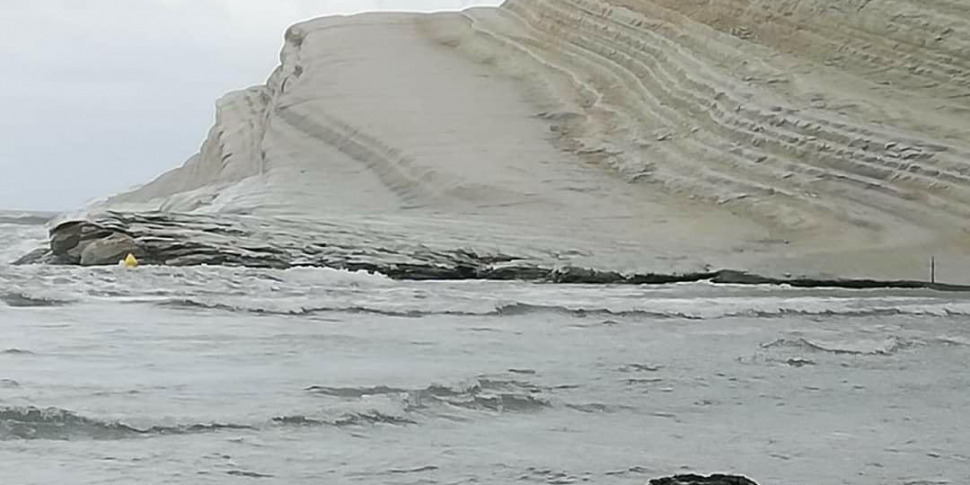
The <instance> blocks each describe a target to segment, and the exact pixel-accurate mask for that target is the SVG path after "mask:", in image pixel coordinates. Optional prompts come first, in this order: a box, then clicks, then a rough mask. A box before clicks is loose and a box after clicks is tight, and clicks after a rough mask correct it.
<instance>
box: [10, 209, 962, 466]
mask: <svg viewBox="0 0 970 485" xmlns="http://www.w3.org/2000/svg"><path fill="white" fill-rule="evenodd" d="M35 222H36V221H32V220H23V219H20V220H14V219H11V218H9V217H8V218H7V219H0V262H7V261H10V260H12V259H14V258H16V257H17V256H20V255H21V254H23V253H24V252H27V251H29V250H31V249H33V248H35V247H36V246H37V245H39V244H43V242H44V240H45V231H44V228H43V227H42V226H40V225H37V224H35ZM968 321H970V298H968V297H967V296H965V295H960V294H939V293H933V292H928V291H857V292H851V291H844V290H798V289H786V288H773V287H730V286H728V287H723V286H722V287H715V286H712V285H707V284H689V285H672V286H665V287H629V286H627V287H611V286H555V285H541V284H527V283H513V282H396V281H392V280H389V279H386V278H384V277H381V276H377V275H369V274H362V273H346V272H339V271H332V270H323V269H296V270H289V271H271V270H250V269H234V268H215V267H198V268H155V267H143V268H139V269H137V270H125V269H123V268H97V269H85V268H66V267H42V266H38V267H13V266H9V265H5V264H2V263H0V483H3V484H48V483H77V484H107V483H146V484H147V483H152V484H154V483H200V484H205V483H238V482H244V483H245V482H250V481H254V482H259V481H265V482H267V483H294V484H300V483H313V484H317V483H380V484H387V483H391V484H419V483H420V484H437V483H441V484H459V483H525V484H527V483H541V484H569V483H603V484H643V483H646V482H647V481H648V480H649V479H650V478H655V477H659V476H664V475H670V474H675V473H679V472H686V471H691V472H701V473H711V472H735V473H740V474H744V475H747V476H750V477H752V478H754V479H756V480H757V481H758V482H759V483H761V484H805V485H826V484H872V485H876V484H878V485H886V484H921V485H923V484H962V483H970V433H967V432H966V429H968V428H970V418H968V417H967V416H968V414H970V413H968V412H967V410H968V409H970V372H968V368H970V326H968Z"/></svg>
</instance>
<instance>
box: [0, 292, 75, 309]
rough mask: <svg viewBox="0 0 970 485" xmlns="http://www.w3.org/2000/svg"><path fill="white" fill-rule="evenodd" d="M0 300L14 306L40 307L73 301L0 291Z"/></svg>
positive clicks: (66, 303)
mask: <svg viewBox="0 0 970 485" xmlns="http://www.w3.org/2000/svg"><path fill="white" fill-rule="evenodd" d="M0 302H3V303H4V304H6V305H7V306H10V307H14V308H42V307H57V306H65V305H70V304H71V303H73V302H72V301H69V300H58V299H54V298H46V297H37V296H30V295H27V294H24V293H2V294H0Z"/></svg>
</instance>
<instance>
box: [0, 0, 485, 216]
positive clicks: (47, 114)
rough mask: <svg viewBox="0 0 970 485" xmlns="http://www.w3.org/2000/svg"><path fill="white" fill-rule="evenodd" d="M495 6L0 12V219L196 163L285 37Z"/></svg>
mask: <svg viewBox="0 0 970 485" xmlns="http://www.w3.org/2000/svg"><path fill="white" fill-rule="evenodd" d="M500 3H501V0H480V1H475V0H464V1H462V0H330V1H326V0H138V1H132V0H85V1H83V2H82V1H77V0H43V1H35V2H3V5H0V33H2V34H0V65H2V66H3V75H2V76H0V209H45V210H64V209H71V208H75V207H77V206H80V205H82V204H83V203H85V202H86V201H88V200H90V199H94V198H99V197H102V196H106V195H110V194H112V193H115V192H118V191H120V190H123V189H125V188H127V187H130V186H132V185H136V184H140V183H143V182H147V181H148V180H149V179H151V178H153V177H154V176H156V175H158V174H159V173H161V172H163V171H165V170H167V169H169V168H172V167H175V166H177V165H180V164H181V163H182V162H183V161H184V160H185V159H186V158H188V157H189V156H190V155H191V154H192V153H194V152H195V151H196V150H197V149H198V146H199V144H200V143H201V142H202V140H203V138H204V137H205V135H206V132H207V131H208V129H209V126H210V125H211V123H212V119H213V116H214V102H215V100H216V99H217V98H219V97H220V96H221V95H223V94H225V93H226V92H228V91H231V90H234V89H238V88H243V87H247V86H250V85H253V84H259V83H261V82H263V81H264V80H265V78H266V77H267V76H268V75H269V73H270V72H271V71H272V69H273V68H274V67H275V65H276V63H277V59H278V53H279V49H280V47H281V45H282V36H283V31H284V30H285V29H286V27H288V26H289V25H291V24H293V23H295V22H298V21H301V20H304V19H308V18H312V17H318V16H322V15H330V14H348V13H355V12H360V11H369V10H415V11H417V10H421V11H433V10H445V9H447V10H454V9H459V8H464V7H468V6H473V5H489V4H490V5H498V4H500Z"/></svg>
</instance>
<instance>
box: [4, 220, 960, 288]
mask: <svg viewBox="0 0 970 485" xmlns="http://www.w3.org/2000/svg"><path fill="white" fill-rule="evenodd" d="M414 239H415V236H413V235H411V236H405V235H403V234H395V233H394V232H393V231H390V230H385V229H374V228H372V227H368V226H367V225H366V224H348V223H346V222H333V221H329V222H328V221H317V220H314V221H307V220H295V219H280V218H274V219H272V220H267V219H257V218H251V217H243V216H225V215H220V216H218V217H216V216H211V215H199V214H179V213H169V212H153V213H138V214H135V213H120V212H106V213H104V214H100V215H97V216H93V217H90V218H89V219H87V220H83V221H69V222H64V223H61V224H59V225H57V226H55V227H54V228H53V229H51V231H50V247H49V248H40V249H38V250H36V251H33V252H31V253H30V254H28V255H26V256H24V257H23V258H21V259H20V260H18V261H16V262H15V263H14V264H55V265H81V266H105V265H115V264H117V263H118V262H119V261H120V260H122V259H123V258H124V257H125V256H126V255H128V253H132V254H134V255H135V256H136V257H137V258H138V259H139V260H140V261H141V262H142V263H143V264H149V265H167V266H195V265H202V264H207V265H224V266H245V267H253V268H274V269H286V268H292V267H297V266H313V267H326V268H334V269H345V270H350V271H358V270H363V271H369V272H375V273H380V274H384V275H387V276H388V277H391V278H395V279H401V280H467V279H487V280H522V281H540V282H548V283H575V284H632V285H639V284H668V283H682V282H693V281H711V282H713V283H722V284H749V285H764V284H769V285H790V286H793V287H802V288H816V287H832V288H847V289H870V288H912V289H916V288H924V289H932V290H938V291H970V286H961V285H946V284H940V283H929V282H925V281H879V280H832V279H812V278H788V279H779V278H768V277H762V276H758V275H753V274H749V273H745V272H743V271H734V270H719V271H709V272H701V273H685V274H653V273H634V274H630V273H619V272H615V271H601V270H596V269H590V268H584V267H578V266H575V265H572V264H571V263H570V262H569V261H568V260H563V259H561V257H559V256H557V254H558V253H556V252H555V251H552V250H549V251H543V250H536V249H534V248H530V249H528V250H526V249H522V251H524V252H525V253H527V254H520V255H510V254H506V253H505V252H503V251H497V250H476V249H470V248H468V247H462V246H467V245H465V244H463V242H462V241H457V242H456V241H442V240H440V239H441V237H440V235H437V234H426V235H425V236H424V237H421V239H422V240H438V243H437V245H436V246H432V245H429V244H423V243H420V242H416V241H414ZM464 242H467V241H464Z"/></svg>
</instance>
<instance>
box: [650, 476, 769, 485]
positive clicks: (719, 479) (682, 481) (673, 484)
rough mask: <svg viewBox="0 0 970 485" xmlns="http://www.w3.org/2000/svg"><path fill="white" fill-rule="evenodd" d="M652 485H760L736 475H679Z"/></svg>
mask: <svg viewBox="0 0 970 485" xmlns="http://www.w3.org/2000/svg"><path fill="white" fill-rule="evenodd" d="M650 485H758V484H757V483H755V482H753V481H751V480H750V479H748V478H746V477H742V476H736V475H711V476H709V477H704V476H700V475H677V476H673V477H666V478H657V479H654V480H650Z"/></svg>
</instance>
